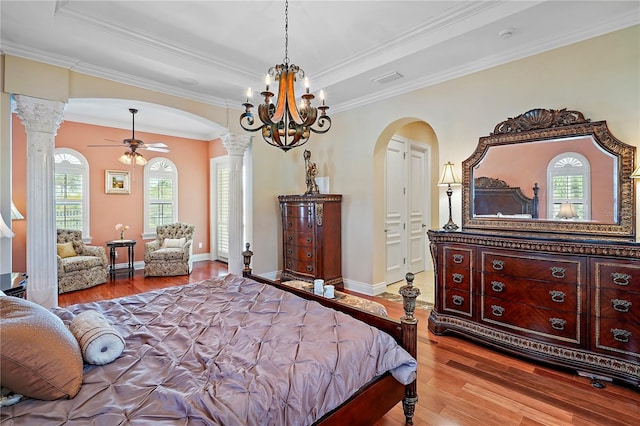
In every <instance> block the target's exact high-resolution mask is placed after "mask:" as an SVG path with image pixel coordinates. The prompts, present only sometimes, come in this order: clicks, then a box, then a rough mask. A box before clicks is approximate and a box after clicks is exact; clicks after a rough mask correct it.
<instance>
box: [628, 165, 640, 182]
mask: <svg viewBox="0 0 640 426" xmlns="http://www.w3.org/2000/svg"><path fill="white" fill-rule="evenodd" d="M629 177H630V178H631V179H640V166H638V167H637V168H636V169H635V170H634V172H633V173H631V176H629Z"/></svg>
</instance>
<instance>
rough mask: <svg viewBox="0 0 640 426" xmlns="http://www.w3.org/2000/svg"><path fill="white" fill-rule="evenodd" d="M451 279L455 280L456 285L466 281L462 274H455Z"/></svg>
mask: <svg viewBox="0 0 640 426" xmlns="http://www.w3.org/2000/svg"><path fill="white" fill-rule="evenodd" d="M451 279H452V280H453V282H454V283H456V284H460V283H461V282H462V281H464V275H462V274H453V275H452V276H451Z"/></svg>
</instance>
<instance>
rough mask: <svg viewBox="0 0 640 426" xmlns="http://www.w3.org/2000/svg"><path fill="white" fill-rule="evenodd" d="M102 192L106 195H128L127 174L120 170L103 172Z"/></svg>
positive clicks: (129, 186) (128, 183)
mask: <svg viewBox="0 0 640 426" xmlns="http://www.w3.org/2000/svg"><path fill="white" fill-rule="evenodd" d="M104 192H106V193H107V194H130V193H131V183H130V181H129V172H126V171H122V170H105V171H104Z"/></svg>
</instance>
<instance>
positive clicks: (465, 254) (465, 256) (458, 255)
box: [442, 247, 473, 269]
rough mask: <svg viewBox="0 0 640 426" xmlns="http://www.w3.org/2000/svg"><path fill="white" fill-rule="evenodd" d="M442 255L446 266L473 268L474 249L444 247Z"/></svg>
mask: <svg viewBox="0 0 640 426" xmlns="http://www.w3.org/2000/svg"><path fill="white" fill-rule="evenodd" d="M442 255H443V258H444V265H445V266H450V267H458V268H465V269H471V265H472V261H471V256H473V250H470V249H465V248H458V247H444V248H443V249H442Z"/></svg>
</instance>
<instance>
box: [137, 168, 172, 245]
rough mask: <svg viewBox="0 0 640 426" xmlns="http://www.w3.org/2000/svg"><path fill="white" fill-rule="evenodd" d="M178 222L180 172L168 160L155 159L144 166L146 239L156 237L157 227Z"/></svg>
mask: <svg viewBox="0 0 640 426" xmlns="http://www.w3.org/2000/svg"><path fill="white" fill-rule="evenodd" d="M177 220H178V170H177V169H176V166H175V164H173V162H172V161H171V160H169V159H167V158H162V157H156V158H153V159H151V160H149V162H148V163H147V164H146V165H145V166H144V232H145V236H144V237H145V238H153V237H155V235H156V227H157V226H159V225H165V224H167V223H173V222H176V221H177Z"/></svg>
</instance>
